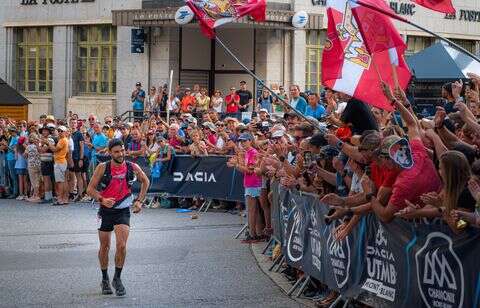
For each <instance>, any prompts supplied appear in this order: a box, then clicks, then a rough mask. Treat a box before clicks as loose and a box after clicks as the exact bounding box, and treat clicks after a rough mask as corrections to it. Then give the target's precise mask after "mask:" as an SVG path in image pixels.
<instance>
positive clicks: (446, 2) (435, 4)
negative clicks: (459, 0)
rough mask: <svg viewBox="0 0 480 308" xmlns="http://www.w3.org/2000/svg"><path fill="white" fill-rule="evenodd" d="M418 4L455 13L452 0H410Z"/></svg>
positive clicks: (438, 10) (443, 11)
mask: <svg viewBox="0 0 480 308" xmlns="http://www.w3.org/2000/svg"><path fill="white" fill-rule="evenodd" d="M412 1H413V2H415V3H416V4H418V5H421V6H423V7H426V8H428V9H431V10H434V11H437V12H441V13H445V14H455V13H456V11H455V8H454V7H453V5H452V0H412Z"/></svg>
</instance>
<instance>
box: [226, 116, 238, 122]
mask: <svg viewBox="0 0 480 308" xmlns="http://www.w3.org/2000/svg"><path fill="white" fill-rule="evenodd" d="M223 121H224V122H238V120H237V119H236V118H232V117H226V118H225V119H223Z"/></svg>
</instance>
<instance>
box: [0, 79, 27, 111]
mask: <svg viewBox="0 0 480 308" xmlns="http://www.w3.org/2000/svg"><path fill="white" fill-rule="evenodd" d="M28 104H31V103H30V101H29V100H28V99H26V98H25V97H24V96H23V95H22V94H20V93H18V91H17V90H15V89H14V88H12V87H11V86H9V85H8V84H7V83H6V82H5V81H4V80H2V79H1V78H0V106H24V105H28Z"/></svg>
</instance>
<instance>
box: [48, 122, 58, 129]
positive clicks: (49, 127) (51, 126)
mask: <svg viewBox="0 0 480 308" xmlns="http://www.w3.org/2000/svg"><path fill="white" fill-rule="evenodd" d="M46 127H47V128H48V129H54V128H55V127H57V126H55V124H53V123H48V124H47V125H46Z"/></svg>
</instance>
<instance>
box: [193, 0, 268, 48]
mask: <svg viewBox="0 0 480 308" xmlns="http://www.w3.org/2000/svg"><path fill="white" fill-rule="evenodd" d="M186 4H187V5H188V6H189V7H190V9H192V11H193V13H194V14H195V16H196V17H197V19H198V21H199V23H200V28H201V30H202V32H203V34H204V35H205V36H207V37H208V38H210V39H213V38H214V37H215V28H217V27H219V26H221V25H224V24H226V23H229V22H232V21H234V20H236V19H238V18H241V17H243V16H245V15H250V16H251V17H252V18H253V19H254V20H255V21H264V20H265V12H266V2H265V0H238V1H235V0H187V1H186Z"/></svg>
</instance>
